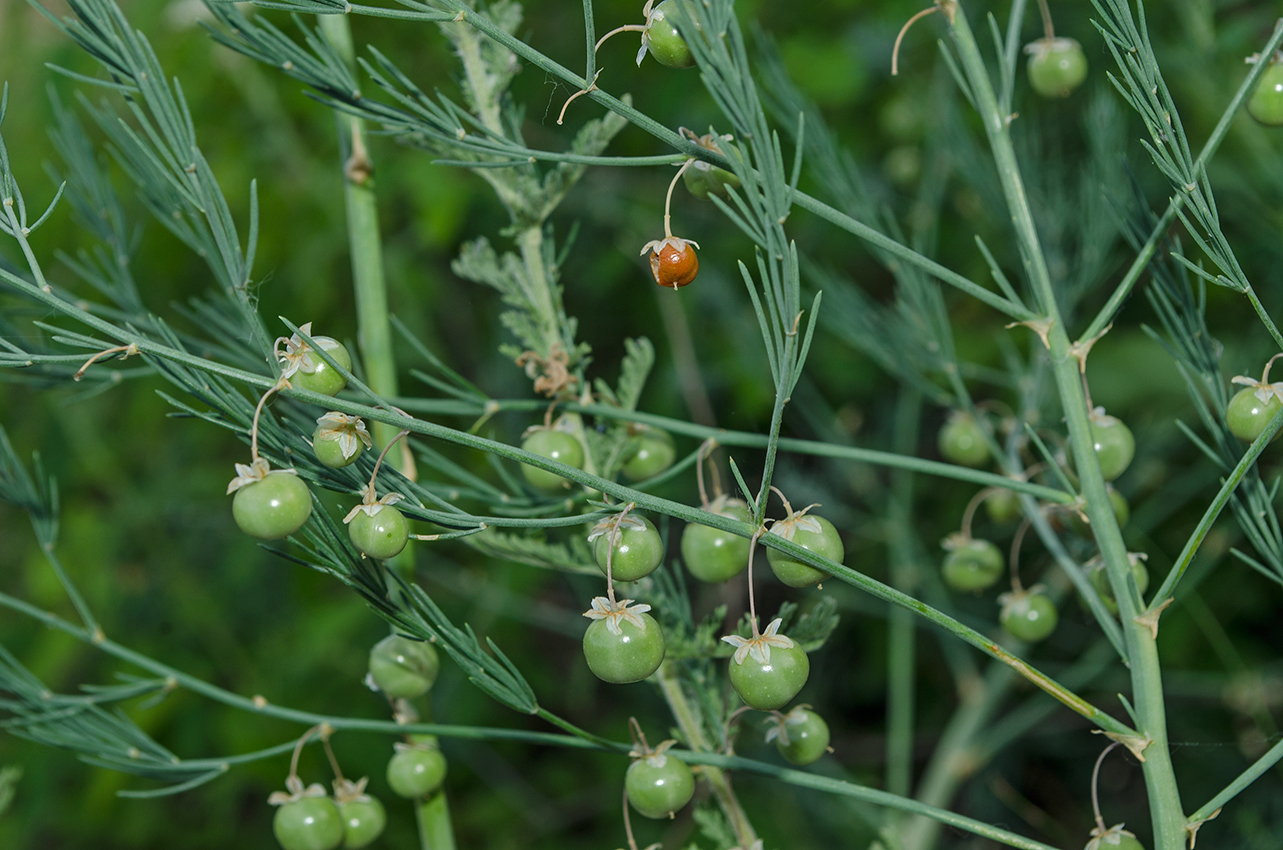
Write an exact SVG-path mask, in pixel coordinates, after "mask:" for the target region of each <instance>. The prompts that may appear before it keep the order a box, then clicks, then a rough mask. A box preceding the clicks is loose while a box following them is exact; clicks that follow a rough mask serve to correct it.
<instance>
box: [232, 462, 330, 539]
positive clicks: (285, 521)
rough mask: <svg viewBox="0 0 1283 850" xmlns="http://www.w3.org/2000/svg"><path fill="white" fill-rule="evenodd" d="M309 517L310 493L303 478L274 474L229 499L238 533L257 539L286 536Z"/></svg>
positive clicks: (310, 510) (310, 506) (241, 489)
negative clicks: (238, 528)
mask: <svg viewBox="0 0 1283 850" xmlns="http://www.w3.org/2000/svg"><path fill="white" fill-rule="evenodd" d="M311 515H312V494H311V492H310V491H309V490H308V489H307V484H306V483H304V481H303V479H302V478H299V477H298V476H297V475H293V474H290V473H288V472H274V473H272V474H270V475H268V476H266V477H265V478H263V479H262V480H259V481H255V482H254V483H253V484H249V485H246V486H245V487H242V488H240V489H239V490H237V491H236V495H235V496H233V497H232V517H233V518H234V519H235V520H236V524H237V525H238V526H240V529H241V531H243V532H245V533H246V534H248V535H250V536H251V537H257V538H259V539H260V540H277V539H279V538H282V537H288V536H289V535H291V534H293V533H294V532H296V531H298V530H299V529H300V528H302V527H303V524H304V523H306V522H307V518H308V517H310V516H311Z"/></svg>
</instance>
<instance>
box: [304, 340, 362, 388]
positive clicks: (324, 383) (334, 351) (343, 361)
mask: <svg viewBox="0 0 1283 850" xmlns="http://www.w3.org/2000/svg"><path fill="white" fill-rule="evenodd" d="M333 344H334V346H335V347H334V348H330V347H329V346H328V345H327V346H325V353H326V354H328V355H329V356H330V357H333V358H334V361H335V362H336V363H338V364H339V365H340V366H342V367H343V368H344V369H347V370H348V371H349V372H350V371H352V355H350V354H348V352H347V348H346V347H345V346H344V345H343V344H342V343H339V342H335V343H333ZM310 357H311V360H312V362H313V368H312V371H311V372H305V371H303V369H301V368H300V369H299V370H298V371H297V372H295V373H294V374H293V375H290V383H291V384H293V385H294V386H296V387H298V388H299V389H304V390H311V391H312V392H314V393H320V394H321V395H338V393H339V390H341V389H343V388H344V387H346V386H347V378H345V377H343V375H342V374H341V373H340V372H339V371H338V370H336V369H333V368H331V367H330V364H328V363H326V362H325V361H324V360H322V359H321V358H320V357H319V356H318V355H317V354H315V353H312V354H311V355H310Z"/></svg>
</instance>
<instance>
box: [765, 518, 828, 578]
mask: <svg viewBox="0 0 1283 850" xmlns="http://www.w3.org/2000/svg"><path fill="white" fill-rule="evenodd" d="M770 533H771V534H779V535H781V536H782V537H783V538H784V539H785V540H792V541H793V542H794V543H796V544H797V545H799V546H801V547H802V548H803V549H806V550H807V551H808V552H814V553H815V554H817V555H820V556H821V557H824V558H828V559H829V560H830V561H835V562H837V563H839V564H840V563H842V559H843V558H845V557H846V549H845V548H844V547H843V546H842V537H841V535H839V534H838V530H837V529H836V528H835V527H834V526H833V523H831V522H829V521H828V520H827V519H825V518H824V517H821V516H815V515H814V514H804V513H797V514H793V513H790V518H789V519H783V520H780V521H779V522H777V523H775V524H774V525H772V526H771V530H770ZM766 560H767V563H769V564H770V565H771V572H773V573H775V577H776V578H778V579H779V580H780V581H782V582H784V583H785V584H787V585H788V586H789V587H810V586H811V585H813V584H815V583H816V582H820V581H823V580H824V579H826V578H828V577H829V574H828V573H826V572H824V571H823V570H820V569H816V568H815V567H813V566H811V565H810V564H806V563H803V562H801V561H798V560H794V558H793V557H792V556H791V555H788V554H786V553H784V552H781V551H778V550H776V549H767V550H766Z"/></svg>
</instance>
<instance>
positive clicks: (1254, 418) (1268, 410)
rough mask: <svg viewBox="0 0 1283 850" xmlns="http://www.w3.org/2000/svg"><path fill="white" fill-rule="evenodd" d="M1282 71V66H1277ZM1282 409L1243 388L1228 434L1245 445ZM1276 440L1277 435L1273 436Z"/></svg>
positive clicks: (1230, 412) (1233, 404)
mask: <svg viewBox="0 0 1283 850" xmlns="http://www.w3.org/2000/svg"><path fill="white" fill-rule="evenodd" d="M1278 67H1279V68H1281V69H1283V65H1281V66H1278ZM1280 407H1283V402H1281V401H1279V397H1278V396H1277V395H1275V394H1274V393H1270V397H1269V400H1268V401H1261V400H1260V399H1259V398H1257V397H1256V388H1255V387H1244V388H1243V389H1241V390H1239V391H1238V392H1236V393H1234V397H1233V398H1231V399H1230V403H1229V404H1228V405H1226V407H1225V423H1226V424H1227V425H1229V427H1230V433H1232V434H1233V435H1234V436H1235V437H1238V438H1239V439H1240V440H1242V441H1243V442H1245V443H1251V442H1254V441H1255V440H1256V438H1257V437H1259V436H1261V432H1262V431H1264V430H1265V426H1266V425H1269V424H1270V420H1271V419H1273V418H1274V414H1276V413H1278V412H1279V408H1280ZM1274 438H1275V439H1278V434H1275V435H1274Z"/></svg>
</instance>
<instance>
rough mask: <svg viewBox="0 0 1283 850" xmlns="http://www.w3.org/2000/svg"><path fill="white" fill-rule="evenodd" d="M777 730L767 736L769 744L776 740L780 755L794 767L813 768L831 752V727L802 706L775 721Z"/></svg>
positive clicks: (774, 728) (774, 729)
mask: <svg viewBox="0 0 1283 850" xmlns="http://www.w3.org/2000/svg"><path fill="white" fill-rule="evenodd" d="M775 722H776V724H777V725H776V726H774V727H773V728H772V729H771V730H770V732H768V733H767V740H768V741H770V740H771V739H772V738H774V740H775V748H776V749H777V750H779V751H780V755H782V756H784V758H786V759H788V760H789V761H790V762H792V763H793V764H798V765H805V764H812V763H814V762H816V761H818V760H819V758H820V756H822V755H824V754H825V753H826V752H828V749H829V724H827V723H825V722H824V718H823V717H820V715H818V714H816V713H815V712H814V711H811V710H810V709H809V708H803V707H802V706H798V707H797V708H795V709H793V710H792V711H790V712H789V713H788V714H786V715H784V717H783V718H780V717H778V716H777V717H776V718H775Z"/></svg>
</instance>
